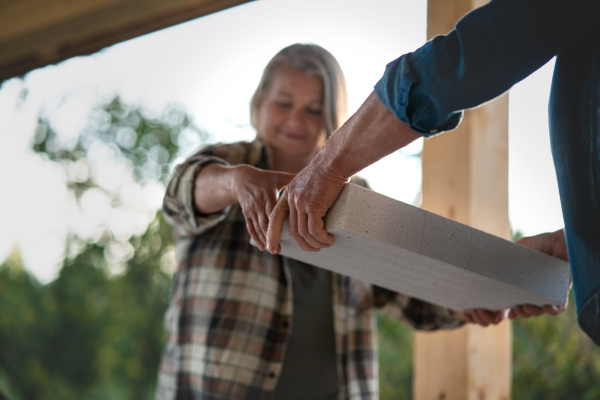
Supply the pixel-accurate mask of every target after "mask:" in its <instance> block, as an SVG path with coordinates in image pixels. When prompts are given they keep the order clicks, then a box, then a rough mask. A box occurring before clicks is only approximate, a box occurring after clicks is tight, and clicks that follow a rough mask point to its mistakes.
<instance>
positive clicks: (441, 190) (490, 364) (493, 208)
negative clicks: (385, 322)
mask: <svg viewBox="0 0 600 400" xmlns="http://www.w3.org/2000/svg"><path fill="white" fill-rule="evenodd" d="M483 4H484V2H483V1H478V0H452V1H450V0H428V17H427V18H428V20H427V23H428V25H427V36H428V38H432V37H433V36H435V35H438V34H445V33H447V32H449V31H450V30H452V29H453V27H454V24H455V23H456V22H457V21H458V20H459V19H460V17H462V16H463V15H464V14H466V13H467V12H468V11H470V10H471V9H473V8H476V7H479V6H481V5H483ZM422 190H423V203H422V207H423V208H424V209H426V210H429V211H432V212H435V213H436V214H440V215H442V216H445V217H448V218H452V219H454V220H456V221H459V222H462V223H464V224H467V225H470V226H473V227H475V228H478V229H481V230H483V231H486V232H488V233H491V234H494V235H496V236H500V237H504V238H507V239H509V238H510V223H509V219H508V96H507V95H505V96H502V97H500V98H498V99H496V100H494V101H493V102H491V103H488V104H486V105H485V106H483V107H479V108H477V109H475V110H471V111H467V112H466V113H465V117H464V119H463V122H462V124H461V125H460V126H459V128H458V129H457V130H456V131H453V132H450V133H447V134H444V135H441V136H438V137H435V138H433V139H427V140H425V143H424V146H423V189H422ZM511 347H512V331H511V323H510V322H509V321H504V322H503V323H502V324H500V325H499V326H494V327H487V328H482V327H478V326H466V327H464V328H461V329H459V330H456V331H451V332H436V333H417V334H416V336H415V351H414V398H415V399H417V400H431V399H436V400H437V399H439V400H454V399H458V400H462V399H466V400H480V399H499V400H507V399H509V398H510V383H511V361H512V360H511V352H512V350H511Z"/></svg>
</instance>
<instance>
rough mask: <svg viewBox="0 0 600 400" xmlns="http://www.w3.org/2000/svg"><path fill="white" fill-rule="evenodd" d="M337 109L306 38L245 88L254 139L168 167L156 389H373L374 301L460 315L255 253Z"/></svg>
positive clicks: (390, 308) (440, 324) (281, 395)
mask: <svg viewBox="0 0 600 400" xmlns="http://www.w3.org/2000/svg"><path fill="white" fill-rule="evenodd" d="M346 107H347V102H346V86H345V81H344V77H343V74H342V70H341V68H340V66H339V65H338V63H337V61H336V60H335V58H334V57H333V56H332V55H331V54H330V53H329V52H327V51H326V50H324V49H323V48H321V47H319V46H316V45H311V44H295V45H292V46H289V47H287V48H285V49H283V50H281V51H280V52H279V53H278V54H277V55H275V57H273V59H272V60H271V61H270V62H269V63H268V65H267V66H266V68H265V70H264V73H263V76H262V79H261V81H260V83H259V85H258V88H257V90H256V93H255V94H254V96H253V98H252V101H251V120H252V125H253V126H254V128H255V129H256V132H257V135H256V139H255V140H254V141H252V142H251V143H247V142H239V143H233V144H224V145H214V146H208V147H206V148H203V149H201V150H200V151H199V152H198V153H197V154H195V155H194V156H192V157H190V158H189V159H188V160H187V161H185V162H184V163H183V164H181V165H179V166H178V167H177V168H176V170H175V173H174V175H173V177H172V179H171V181H170V183H169V185H168V188H167V193H166V196H165V199H164V213H165V216H166V218H167V220H168V221H169V222H170V223H171V224H172V225H173V227H174V231H175V236H176V240H177V265H178V270H177V273H176V275H175V277H174V282H173V292H172V300H171V305H170V307H169V309H168V311H167V313H166V316H165V325H166V329H167V331H168V334H169V337H168V343H167V345H166V348H165V351H164V354H163V361H162V365H161V370H160V373H159V383H158V389H157V398H159V399H175V398H177V399H180V398H181V399H224V400H225V399H226V400H231V399H313V400H316V399H350V398H351V399H361V400H364V399H376V398H377V397H378V393H377V390H378V387H377V383H378V377H377V348H376V343H377V338H376V331H375V318H374V315H375V311H376V310H382V311H386V312H387V313H389V314H391V315H395V316H397V317H398V318H401V319H402V320H403V321H405V322H407V323H409V324H410V325H412V326H414V327H415V328H417V329H424V330H433V329H438V328H454V327H458V326H460V325H462V324H463V323H464V321H463V320H462V319H461V318H457V317H456V315H455V314H454V313H452V312H451V311H450V310H447V309H444V308H440V307H437V306H433V305H430V304H427V303H423V302H421V301H419V300H415V299H410V298H408V297H406V296H403V295H400V294H396V293H392V292H389V291H387V290H385V289H381V288H378V287H373V286H371V285H368V284H366V283H364V282H360V281H357V280H355V279H352V278H349V277H347V276H342V275H338V274H335V273H332V272H328V271H326V270H323V269H320V268H316V267H314V266H311V265H307V264H303V263H301V262H298V261H295V260H292V259H288V258H286V257H282V256H279V255H272V254H270V253H269V252H267V251H263V250H264V249H265V247H266V242H265V237H266V232H267V226H268V215H269V214H270V212H271V210H272V208H273V207H274V205H275V203H276V198H277V193H278V192H279V190H281V189H282V188H283V187H284V186H285V185H286V184H287V183H288V182H289V181H290V180H291V179H292V178H293V176H294V174H295V173H296V172H298V171H300V170H301V169H302V168H304V167H305V166H306V165H307V164H308V163H309V161H310V160H311V159H312V158H313V157H314V155H315V154H316V153H317V152H318V151H319V149H320V148H321V147H322V146H323V145H324V144H325V141H326V140H327V138H328V137H329V136H330V135H332V134H333V132H334V131H335V130H336V129H337V128H338V127H339V126H340V125H341V123H342V122H343V119H344V117H345V115H346ZM353 182H354V183H357V184H362V185H365V182H364V181H362V180H360V179H359V178H356V177H354V178H353ZM251 237H252V238H253V239H254V241H255V242H256V244H257V245H258V246H257V247H256V246H253V245H251V244H250V239H251ZM483 317H484V318H483V319H484V320H485V317H487V316H486V315H484V316H483ZM491 318H492V319H493V316H492V317H491ZM482 321H483V320H481V319H479V320H477V321H475V322H480V323H483V324H487V323H489V322H493V321H491V319H490V318H488V319H487V320H485V321H483V322H482Z"/></svg>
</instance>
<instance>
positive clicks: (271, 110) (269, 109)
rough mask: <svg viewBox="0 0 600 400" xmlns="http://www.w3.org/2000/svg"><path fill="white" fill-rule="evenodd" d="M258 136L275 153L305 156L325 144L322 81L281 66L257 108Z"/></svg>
mask: <svg viewBox="0 0 600 400" xmlns="http://www.w3.org/2000/svg"><path fill="white" fill-rule="evenodd" d="M257 124H258V126H257V130H258V136H259V137H260V138H261V139H262V140H263V142H265V143H266V144H267V145H269V146H270V147H271V149H272V150H273V152H274V153H276V154H275V155H276V156H280V157H281V156H285V157H296V159H298V158H300V157H305V158H307V162H308V161H309V160H310V158H312V157H313V156H314V155H315V154H316V152H317V151H318V150H319V149H320V148H321V147H323V146H324V145H325V140H326V138H327V133H326V130H325V124H324V122H323V82H322V81H321V79H320V78H319V77H316V76H307V75H306V74H305V73H304V71H302V70H299V69H294V68H290V67H286V66H281V67H279V68H277V69H276V70H275V71H274V72H273V77H272V81H271V86H270V88H269V89H267V92H266V93H265V96H264V98H263V101H262V103H261V104H260V105H259V107H258V110H257Z"/></svg>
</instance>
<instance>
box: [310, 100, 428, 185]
mask: <svg viewBox="0 0 600 400" xmlns="http://www.w3.org/2000/svg"><path fill="white" fill-rule="evenodd" d="M421 137H422V136H421V135H419V134H418V133H416V132H414V131H412V130H411V129H410V127H409V126H408V125H407V124H406V123H404V122H402V121H401V120H400V119H398V117H396V116H395V115H394V114H393V113H392V112H391V111H390V110H388V109H387V108H386V107H385V106H384V105H383V104H382V103H381V102H380V101H379V99H378V98H377V96H376V95H375V93H371V95H370V96H369V97H368V98H367V100H366V101H365V102H364V103H363V105H362V106H361V107H360V108H359V109H358V111H357V112H356V113H355V114H354V115H353V116H352V117H350V119H349V120H348V121H347V122H346V123H345V124H344V125H343V126H342V127H341V128H340V129H339V130H338V131H337V132H336V133H335V134H334V135H333V136H332V138H331V139H329V141H328V142H327V144H326V145H325V147H324V148H323V149H322V150H321V151H320V152H319V154H318V155H317V156H316V157H315V160H314V161H315V162H317V163H319V164H320V165H322V167H324V168H326V169H329V170H330V171H333V172H334V173H336V174H338V175H341V176H344V177H346V178H348V179H349V178H350V177H351V176H352V175H354V174H356V173H357V172H359V171H361V170H362V169H363V168H365V167H367V166H369V165H371V164H373V163H374V162H376V161H378V160H380V159H381V158H383V157H385V156H387V155H389V154H391V153H393V152H394V151H396V150H398V149H400V148H402V147H404V146H406V145H408V144H409V143H411V142H413V141H415V140H416V139H418V138H421Z"/></svg>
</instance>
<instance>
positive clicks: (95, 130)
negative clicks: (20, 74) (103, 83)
mask: <svg viewBox="0 0 600 400" xmlns="http://www.w3.org/2000/svg"><path fill="white" fill-rule="evenodd" d="M204 140H206V135H205V134H203V133H201V132H200V131H199V130H198V129H197V128H196V127H195V126H194V125H193V124H192V123H191V121H190V120H189V118H188V117H187V116H186V115H185V113H184V112H182V111H180V110H178V109H176V108H170V109H168V110H166V111H165V113H163V114H162V115H158V116H149V115H148V113H147V112H145V111H144V110H142V109H141V108H140V107H132V106H127V105H125V104H123V103H122V102H121V101H120V100H119V98H114V99H113V100H111V101H109V102H108V103H107V104H104V105H102V106H100V107H97V108H96V109H95V110H93V112H92V113H91V116H90V123H89V126H88V128H87V129H85V130H84V132H82V133H81V135H80V136H79V137H78V138H77V140H75V141H73V140H64V139H63V138H62V137H61V135H60V134H59V133H58V132H55V131H54V130H53V127H52V126H51V124H50V123H49V122H48V120H47V119H46V118H44V117H43V116H40V117H39V119H38V127H37V129H36V135H35V138H34V141H33V143H32V149H33V150H34V151H36V152H38V153H39V154H40V155H41V156H43V157H46V158H47V159H48V160H50V161H52V162H54V163H57V164H58V165H61V166H62V167H63V169H64V171H65V177H66V180H67V185H68V188H69V189H70V191H71V193H72V195H73V198H74V199H75V200H77V201H78V202H79V201H81V200H82V199H83V198H85V197H86V193H88V194H89V193H92V192H95V193H96V194H98V193H100V194H102V195H103V196H105V197H106V198H108V199H109V200H110V204H111V207H112V208H113V210H114V209H122V210H123V211H124V212H127V211H131V212H136V213H138V214H140V215H146V218H147V223H146V226H144V227H142V229H140V228H139V227H138V228H137V231H136V230H129V231H128V230H127V229H125V230H123V229H120V230H118V231H115V229H114V227H111V226H110V225H109V224H100V226H98V227H96V229H95V231H94V232H95V233H94V234H92V235H90V234H89V232H88V233H85V232H84V233H82V232H79V231H77V230H76V229H73V230H72V231H71V232H70V234H69V236H68V239H67V243H65V247H66V249H67V251H66V254H67V257H66V258H65V260H64V262H63V265H62V268H61V270H60V273H59V276H58V278H57V279H55V280H54V281H53V282H51V283H50V284H47V285H41V284H40V283H39V282H38V281H37V280H36V279H35V278H34V277H33V276H32V275H31V274H29V273H28V272H27V271H26V270H25V269H24V268H23V265H22V262H21V260H20V257H19V256H18V251H17V250H15V252H14V253H13V255H12V256H11V257H10V258H9V259H7V260H6V261H5V262H4V263H3V264H2V265H1V266H0V304H2V308H3V311H2V313H0V344H1V346H0V398H6V399H10V400H21V399H60V400H70V399H98V400H100V399H115V400H119V399H123V400H130V399H150V398H152V397H153V394H154V389H155V385H156V374H157V371H158V364H159V360H160V355H161V352H162V347H163V344H164V333H163V332H164V331H163V326H162V318H163V314H164V312H165V310H166V307H167V305H168V300H169V290H170V279H171V272H172V270H173V267H174V266H173V263H174V251H173V240H172V232H171V228H170V226H169V225H168V224H166V222H165V221H164V219H163V218H162V213H161V211H160V210H157V209H151V207H150V208H149V207H146V209H143V207H142V208H140V207H138V206H136V205H135V204H133V205H132V201H131V192H132V189H131V188H132V186H135V187H136V188H137V192H138V194H140V193H141V194H147V191H144V189H145V188H147V187H152V185H155V186H156V185H158V187H161V186H160V185H164V182H165V181H166V179H167V177H168V175H169V172H170V168H171V166H172V164H173V163H174V162H175V161H176V160H177V158H178V157H181V156H182V154H181V153H182V150H180V149H182V148H184V149H185V151H187V152H189V151H190V150H192V149H190V146H191V145H194V144H196V145H198V144H200V143H201V142H202V141H204ZM111 169H112V170H114V171H118V173H119V174H120V175H121V176H115V175H114V174H113V175H109V176H108V178H118V179H117V180H119V179H120V180H121V181H122V184H121V185H115V184H114V181H111V179H107V175H106V171H110V170H111ZM122 175H127V177H128V178H130V179H129V181H128V180H127V179H123V176H122ZM128 182H129V183H128ZM128 196H129V199H128ZM138 198H139V196H138ZM134 199H135V196H134ZM142 200H143V198H142ZM148 216H149V217H148Z"/></svg>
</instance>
